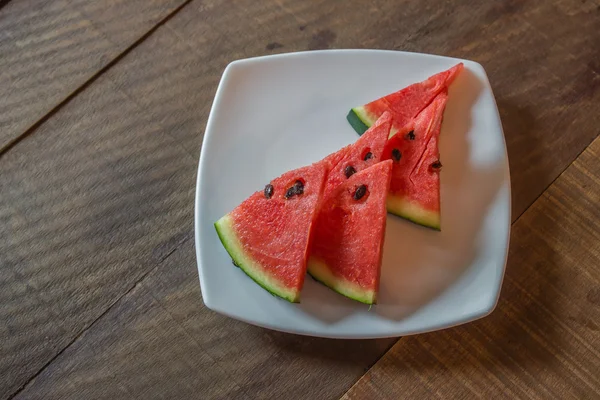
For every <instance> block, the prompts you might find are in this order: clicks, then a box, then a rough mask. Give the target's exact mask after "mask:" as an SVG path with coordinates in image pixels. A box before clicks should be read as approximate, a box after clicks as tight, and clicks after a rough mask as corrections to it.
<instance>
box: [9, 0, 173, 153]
mask: <svg viewBox="0 0 600 400" xmlns="http://www.w3.org/2000/svg"><path fill="white" fill-rule="evenodd" d="M183 3H184V0H99V1H87V0H17V1H11V2H9V3H8V4H7V5H5V6H4V7H3V8H2V9H0V151H2V150H3V149H5V148H6V147H7V146H9V145H10V144H11V143H13V142H14V141H15V140H17V139H18V138H19V137H20V136H21V135H23V134H24V133H25V132H28V131H29V130H30V129H31V128H32V127H33V126H34V125H35V124H36V123H37V122H38V121H40V120H43V119H44V117H45V116H46V115H47V114H48V113H49V112H50V111H51V110H53V109H55V108H56V106H58V105H59V104H60V103H61V102H63V101H64V100H65V99H67V98H68V97H69V96H71V95H72V94H73V92H75V91H77V89H79V88H80V87H81V86H82V85H84V84H85V83H86V82H87V81H88V80H90V79H92V78H93V77H94V76H95V75H96V74H97V73H98V72H99V71H101V70H102V69H103V68H105V67H106V66H107V65H109V64H110V63H111V61H113V60H114V59H115V58H116V57H117V56H118V55H119V54H121V53H122V52H124V51H125V50H126V49H128V48H129V47H130V46H131V45H132V44H134V43H135V42H136V41H137V40H138V39H140V38H141V37H143V36H144V35H145V34H146V33H147V32H148V31H150V30H151V29H152V28H153V27H154V26H156V25H157V24H158V23H159V22H161V21H162V20H163V19H165V18H167V17H168V16H169V15H170V14H171V13H173V12H174V11H175V10H176V9H177V7H179V6H180V5H182V4H183Z"/></svg>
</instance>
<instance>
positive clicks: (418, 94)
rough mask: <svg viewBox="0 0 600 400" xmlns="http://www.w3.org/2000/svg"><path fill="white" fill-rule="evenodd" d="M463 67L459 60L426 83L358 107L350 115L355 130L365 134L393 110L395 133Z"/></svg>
mask: <svg viewBox="0 0 600 400" xmlns="http://www.w3.org/2000/svg"><path fill="white" fill-rule="evenodd" d="M463 67H464V66H463V63H459V64H457V65H455V66H454V67H452V68H450V69H448V70H446V71H443V72H440V73H438V74H436V75H433V76H431V77H430V78H428V79H426V80H424V81H422V82H419V83H415V84H412V85H410V86H407V87H405V88H404V89H401V90H399V91H397V92H395V93H391V94H389V95H387V96H384V97H381V98H379V99H377V100H375V101H372V102H370V103H367V104H365V105H363V106H360V107H355V108H353V109H351V110H350V112H349V113H348V116H347V117H346V118H347V119H348V122H350V125H352V127H353V128H354V130H355V131H356V132H357V133H358V134H359V135H362V134H363V133H364V132H365V131H366V130H367V129H368V128H369V127H370V126H371V125H373V123H374V122H375V121H376V120H377V118H379V116H381V114H383V113H384V112H385V111H390V112H391V113H392V118H393V119H394V124H393V126H392V130H391V132H390V136H393V135H394V134H396V132H397V131H398V130H400V129H402V127H404V126H405V125H406V124H407V123H409V122H410V120H411V119H412V118H414V117H415V116H417V114H419V113H420V112H421V110H423V109H424V108H425V107H427V106H428V105H429V103H431V101H432V100H433V98H434V97H435V96H437V95H438V93H440V92H441V91H442V90H444V89H445V88H447V87H448V86H449V85H450V84H451V83H452V82H453V81H454V79H455V78H456V76H457V75H458V74H459V73H460V71H462V70H463Z"/></svg>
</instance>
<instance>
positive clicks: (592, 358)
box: [343, 137, 600, 400]
mask: <svg viewBox="0 0 600 400" xmlns="http://www.w3.org/2000/svg"><path fill="white" fill-rule="evenodd" d="M599 171H600V137H599V138H597V139H596V140H595V141H594V142H593V143H592V144H591V145H590V147H589V148H588V149H586V151H585V152H584V153H583V154H582V155H581V156H580V157H579V158H578V159H577V160H576V161H575V163H574V164H573V165H571V166H570V167H569V168H568V169H567V170H566V172H565V173H564V174H562V175H561V176H560V177H559V178H558V180H557V181H556V182H555V183H554V184H553V185H552V186H551V187H550V188H549V189H548V190H547V191H546V192H544V194H543V195H542V197H541V198H540V199H539V200H537V201H536V202H535V203H534V205H533V206H532V207H531V208H530V209H528V210H527V211H526V212H525V214H523V216H522V217H521V218H520V219H519V220H518V221H517V222H516V224H515V225H514V229H513V236H512V241H511V242H512V247H511V250H510V255H509V264H508V268H507V273H506V277H505V283H504V287H503V290H502V295H501V299H500V302H499V304H498V307H497V309H496V310H495V311H494V313H493V314H492V315H491V316H489V317H487V318H485V319H483V320H480V321H478V322H475V323H472V324H469V325H465V326H462V327H458V328H454V329H447V330H445V331H441V332H436V333H431V334H426V335H420V336H414V337H407V338H403V339H401V340H400V341H398V343H397V344H396V345H394V347H393V348H392V349H391V350H390V351H389V352H388V353H387V354H386V355H385V356H384V357H383V358H382V359H381V360H380V361H378V362H377V364H375V366H374V367H373V368H372V369H371V370H370V371H369V372H368V373H367V374H366V375H365V376H364V377H363V378H361V379H360V381H358V383H356V385H354V387H352V389H351V390H350V391H349V392H348V393H346V395H345V396H344V397H343V398H344V399H348V400H350V399H374V398H377V399H397V398H398V394H399V393H402V395H403V396H406V397H407V398H415V399H416V398H435V397H439V398H441V397H444V398H471V397H479V398H489V399H491V398H548V399H550V398H554V399H591V398H597V397H598V393H600V376H599V375H598V371H600V351H599V349H600V334H599V333H598V332H599V331H600V324H599V323H598V321H599V320H600V225H599V224H600V222H599V221H600V172H599Z"/></svg>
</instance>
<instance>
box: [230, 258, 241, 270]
mask: <svg viewBox="0 0 600 400" xmlns="http://www.w3.org/2000/svg"><path fill="white" fill-rule="evenodd" d="M231 263H232V264H233V265H235V266H236V267H237V268H239V267H240V266H239V265H238V263H236V262H235V260H234V259H233V258H232V259H231Z"/></svg>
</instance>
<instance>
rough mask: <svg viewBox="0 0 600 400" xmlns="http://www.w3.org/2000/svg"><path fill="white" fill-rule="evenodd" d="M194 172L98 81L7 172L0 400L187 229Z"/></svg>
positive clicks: (24, 146)
mask: <svg viewBox="0 0 600 400" xmlns="http://www.w3.org/2000/svg"><path fill="white" fill-rule="evenodd" d="M196 166H197V163H196V161H195V160H194V159H193V158H192V157H190V156H189V155H188V154H187V153H186V151H185V150H184V149H183V148H182V147H181V146H179V144H178V143H177V142H176V141H175V140H174V139H173V138H172V137H171V136H170V135H169V132H168V131H166V130H164V129H163V128H161V127H160V126H158V125H157V124H155V123H153V122H152V120H151V118H149V117H148V114H147V113H146V112H145V111H144V110H143V109H141V108H139V107H138V106H137V105H135V104H134V103H133V102H132V101H131V100H129V99H128V98H127V96H126V95H124V94H123V93H122V92H120V91H119V90H118V88H117V87H115V86H114V85H113V84H112V83H111V81H110V80H109V79H105V78H100V80H99V81H98V82H96V83H94V85H92V86H91V87H89V88H88V89H87V90H86V91H85V92H83V93H82V94H81V95H80V96H78V98H77V101H76V102H72V103H70V104H68V105H67V106H66V107H65V108H64V109H62V110H61V111H60V112H59V113H57V114H56V115H55V116H54V117H53V118H52V119H51V120H49V121H48V122H47V123H45V124H43V125H42V126H41V127H40V129H39V131H38V132H36V134H35V135H32V136H31V137H29V138H27V139H26V140H24V141H22V142H21V143H19V145H18V146H17V147H15V148H14V149H12V150H11V151H9V152H8V153H6V154H5V155H4V156H3V157H2V159H1V162H0V193H1V195H0V237H2V240H0V265H2V274H1V275H2V277H1V278H0V302H1V303H2V307H0V320H2V321H3V323H2V324H1V325H0V342H1V343H2V354H3V357H1V358H0V398H3V397H4V396H7V395H9V394H10V393H12V392H14V391H15V390H16V389H18V388H19V387H20V386H21V385H23V384H24V383H25V382H26V381H27V380H28V379H29V378H30V377H31V376H32V375H33V374H35V373H37V372H38V371H39V370H40V369H41V368H42V367H43V366H44V365H45V364H46V363H47V362H48V361H50V360H51V359H52V358H53V357H54V356H55V355H56V354H58V352H60V351H61V350H62V349H63V348H64V347H66V346H67V345H68V344H69V343H70V342H71V341H72V340H73V339H74V338H75V337H77V335H79V334H80V333H81V332H82V331H83V330H84V329H85V328H87V327H88V326H89V324H90V323H92V322H93V321H94V320H95V319H96V318H98V317H99V316H100V315H101V314H102V313H103V312H104V311H105V310H106V309H107V308H108V307H109V306H110V305H111V304H113V303H114V302H115V301H116V300H117V299H118V298H119V297H120V296H121V295H123V294H124V293H125V292H127V291H128V290H129V289H130V288H131V287H132V286H133V285H134V284H135V283H136V282H137V281H139V280H140V279H141V277H143V276H144V274H146V273H147V272H148V271H150V269H151V268H152V267H153V266H154V265H156V263H157V262H159V261H160V260H161V259H162V258H164V257H165V256H166V255H167V254H169V252H170V251H172V248H174V247H176V246H178V245H179V243H180V242H181V241H182V240H184V239H185V238H187V236H186V235H189V234H190V232H191V229H192V207H191V204H192V202H193V191H194V180H195V170H196Z"/></svg>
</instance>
